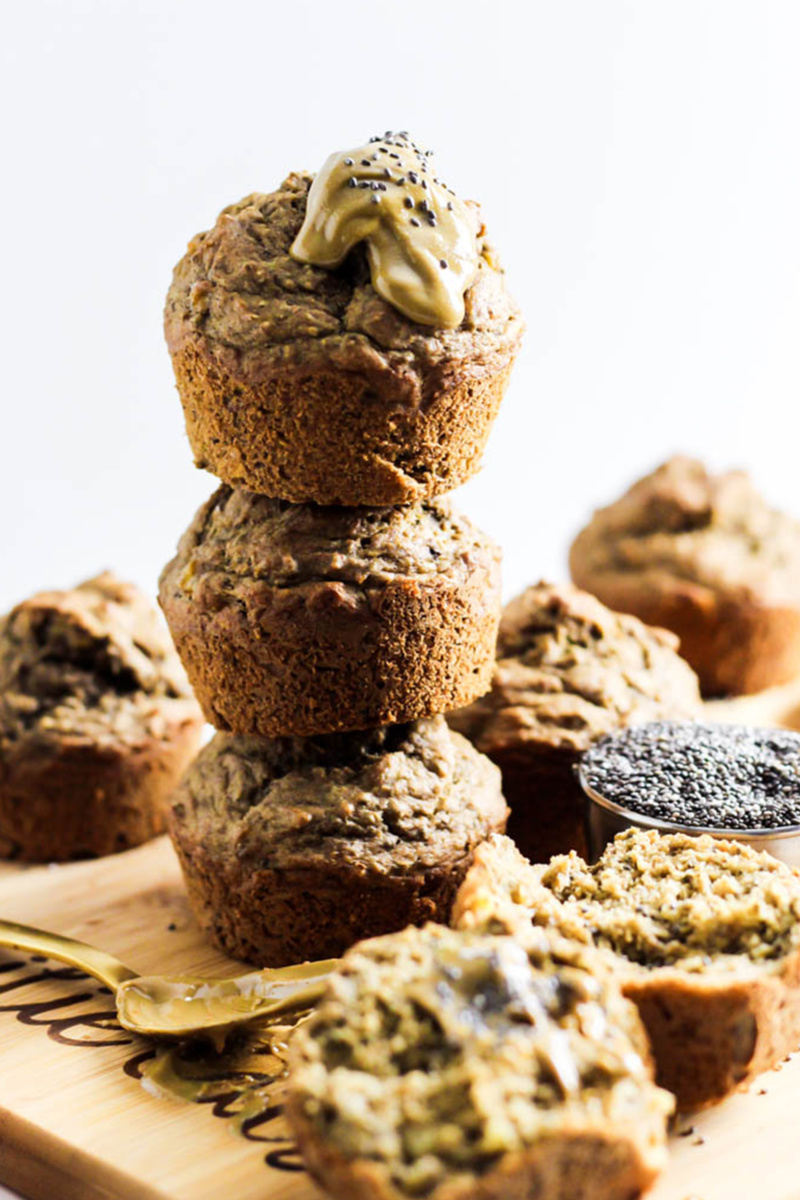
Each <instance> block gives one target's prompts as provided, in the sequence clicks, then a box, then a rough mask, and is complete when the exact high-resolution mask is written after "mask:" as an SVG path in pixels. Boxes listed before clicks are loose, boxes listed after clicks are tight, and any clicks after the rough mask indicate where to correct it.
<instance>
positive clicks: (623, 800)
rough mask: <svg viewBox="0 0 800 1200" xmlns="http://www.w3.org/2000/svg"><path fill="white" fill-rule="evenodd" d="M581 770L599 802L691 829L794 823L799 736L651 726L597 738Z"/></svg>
mask: <svg viewBox="0 0 800 1200" xmlns="http://www.w3.org/2000/svg"><path fill="white" fill-rule="evenodd" d="M581 771H582V775H583V778H584V780H585V781H586V783H587V785H588V786H589V787H590V788H591V789H592V790H593V791H595V792H597V793H598V794H599V795H600V796H602V797H603V799H605V800H609V801H611V802H612V803H613V804H617V805H619V806H620V807H621V808H627V809H629V810H630V811H631V812H635V813H639V814H640V815H641V816H644V817H652V818H655V819H657V820H660V821H671V822H674V823H675V824H678V825H682V826H686V827H688V828H692V829H730V830H734V829H742V830H752V829H779V828H783V827H786V826H791V825H800V734H797V733H791V732H789V731H788V730H784V729H752V728H749V727H748V726H743V725H705V724H702V723H700V722H696V723H695V722H677V721H656V722H653V723H652V724H649V725H638V726H633V727H632V728H630V729H625V730H623V731H622V732H621V733H618V734H613V735H611V736H610V737H606V738H603V740H602V741H600V742H598V743H597V745H596V746H593V747H592V749H591V750H588V751H587V752H586V754H585V755H584V756H583V759H582V760H581Z"/></svg>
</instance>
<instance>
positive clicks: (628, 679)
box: [448, 583, 700, 861]
mask: <svg viewBox="0 0 800 1200" xmlns="http://www.w3.org/2000/svg"><path fill="white" fill-rule="evenodd" d="M677 647H678V642H677V639H676V638H675V637H674V636H673V635H672V634H670V633H667V632H665V631H664V630H661V629H649V628H648V627H647V626H646V625H643V624H642V623H641V621H638V620H636V618H635V617H629V616H621V615H620V614H619V613H613V612H611V611H610V610H609V609H607V608H605V607H604V606H603V605H602V604H600V603H599V601H597V600H595V599H594V597H593V596H589V595H587V594H586V593H585V592H581V591H579V590H578V589H577V588H574V587H570V586H569V585H568V584H566V585H555V584H549V583H539V584H536V585H534V586H533V587H529V588H527V590H526V591H524V592H523V593H522V594H521V595H520V596H517V597H516V599H515V600H512V601H511V603H510V604H508V605H507V606H506V608H505V609H504V610H503V615H502V618H501V621H500V633H499V636H498V641H497V664H496V666H495V670H494V677H493V679H492V687H491V691H489V692H488V693H487V694H486V695H484V696H482V697H481V698H480V699H479V700H477V701H476V702H475V703H474V704H472V705H470V706H469V707H468V708H465V709H463V710H462V711H461V712H456V713H451V714H450V715H449V717H448V720H449V721H450V723H451V725H452V726H453V728H454V729H457V730H459V731H460V732H461V733H463V734H465V735H466V736H467V737H468V738H470V740H471V741H472V742H474V744H475V745H476V746H477V748H478V749H479V750H480V751H482V752H483V753H484V754H488V755H489V757H490V758H491V759H493V761H494V762H496V763H497V764H498V766H499V767H500V769H501V770H502V772H503V791H504V793H505V796H506V799H507V800H508V803H509V805H510V807H511V816H510V818H509V825H508V832H509V835H510V836H511V837H512V838H513V839H514V841H515V842H516V843H517V845H518V846H519V847H520V849H521V850H522V852H523V854H525V855H526V857H527V858H530V859H533V860H537V861H543V860H546V859H548V858H549V857H550V856H551V855H552V854H560V853H562V852H566V851H567V850H571V849H575V850H578V851H580V852H581V853H585V852H586V831H585V821H584V812H585V804H584V798H583V793H582V792H581V789H580V786H579V784H578V782H577V779H576V777H575V771H574V768H575V766H576V764H577V762H578V759H579V758H580V756H581V754H582V753H583V752H584V751H585V750H587V749H588V748H589V746H591V745H592V744H593V743H594V742H596V741H597V740H599V739H600V738H601V737H603V736H604V735H605V734H607V733H609V732H611V731H612V730H614V729H618V728H619V727H621V726H624V725H629V724H633V723H639V722H642V721H652V720H656V719H658V718H660V717H664V718H666V717H691V716H693V715H694V714H695V713H696V712H697V710H698V708H699V703H700V696H699V692H698V686H697V680H696V678H695V676H694V674H693V672H692V670H691V668H690V667H688V666H687V664H686V663H685V662H684V661H683V660H682V659H681V658H680V657H679V656H678V653H677Z"/></svg>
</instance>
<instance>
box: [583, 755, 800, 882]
mask: <svg viewBox="0 0 800 1200" xmlns="http://www.w3.org/2000/svg"><path fill="white" fill-rule="evenodd" d="M576 773H577V776H578V780H579V782H580V785H581V787H582V788H583V791H584V794H585V796H586V836H587V841H588V844H589V856H590V859H591V861H592V862H595V861H596V860H597V859H598V858H599V857H600V855H601V854H602V853H603V850H604V849H605V848H606V846H607V845H608V843H609V842H612V841H613V840H614V837H615V836H616V834H618V833H621V832H622V830H623V829H630V828H631V826H633V827H634V828H635V829H655V830H656V831H657V832H658V833H688V834H690V835H692V836H693V837H698V836H699V835H700V834H701V833H709V834H711V836H712V837H715V838H724V839H725V840H726V841H731V842H746V843H747V845H748V846H752V847H753V849H754V850H766V851H767V853H768V854H772V855H773V857H775V858H779V859H780V860H781V862H784V863H786V865H787V866H789V867H800V825H781V826H779V827H777V828H776V829H711V828H707V827H705V826H697V825H679V824H677V823H676V822H675V821H662V820H659V818H657V817H646V816H643V815H642V813H638V812H633V811H632V810H631V809H629V808H622V807H621V806H620V805H619V804H614V803H613V801H611V800H606V799H605V798H604V797H603V796H601V795H600V793H599V792H596V791H595V790H594V788H593V787H591V785H590V784H589V783H588V782H587V780H586V777H585V773H584V769H583V765H582V764H579V765H578V767H577V772H576Z"/></svg>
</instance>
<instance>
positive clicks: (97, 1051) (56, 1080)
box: [0, 687, 800, 1200]
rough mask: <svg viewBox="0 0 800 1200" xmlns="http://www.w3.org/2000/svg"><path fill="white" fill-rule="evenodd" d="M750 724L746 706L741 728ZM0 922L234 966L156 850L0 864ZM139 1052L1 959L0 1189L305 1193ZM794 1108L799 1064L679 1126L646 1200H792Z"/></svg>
mask: <svg viewBox="0 0 800 1200" xmlns="http://www.w3.org/2000/svg"><path fill="white" fill-rule="evenodd" d="M790 693H791V694H790ZM767 701H768V704H767V705H766V706H765V705H764V703H763V702H762V705H761V709H760V711H761V713H762V715H764V717H765V723H778V721H779V719H780V717H781V714H783V716H784V717H787V715H788V714H789V713H790V712H796V711H798V710H800V688H797V687H795V688H794V689H790V690H789V692H784V693H782V694H781V695H780V696H774V695H770V696H768V697H767ZM734 703H738V702H734ZM767 710H768V711H767ZM726 714H727V715H731V716H732V717H733V719H739V712H738V711H734V710H732V709H731V708H730V707H729V708H727V709H723V710H722V711H721V713H719V714H718V715H719V716H720V717H721V718H723V719H724V718H725V716H726ZM757 716H758V713H756V714H755V715H754V714H753V711H752V704H750V706H749V711H748V715H747V716H745V717H743V718H742V719H746V720H755V719H757ZM785 723H787V724H789V723H793V722H791V721H790V720H788V719H786V722H785ZM0 915H1V916H3V917H5V918H7V919H10V920H16V921H22V922H26V923H28V924H31V925H39V926H42V927H45V928H48V929H52V930H55V931H57V932H60V933H65V934H69V935H71V936H73V937H78V938H81V939H83V940H85V941H88V942H92V943H94V944H96V945H98V946H100V947H102V948H103V949H106V950H108V951H110V952H111V953H113V954H116V955H117V956H118V957H120V958H121V959H123V960H124V961H125V962H127V963H129V964H130V966H132V967H133V968H135V969H137V970H139V971H142V972H144V973H169V974H172V973H178V972H182V971H186V972H192V973H208V974H220V975H223V974H232V973H235V972H236V971H237V970H240V969H241V967H240V966H239V965H238V964H236V963H234V962H232V961H231V960H229V959H225V958H224V957H222V956H221V955H219V954H218V953H216V952H215V951H214V950H213V949H211V948H209V947H208V946H207V945H206V944H205V943H204V941H203V940H202V938H201V937H200V934H199V933H198V931H197V929H196V928H195V925H194V923H193V921H192V917H191V914H190V912H189V909H188V907H187V904H186V900H185V896H184V892H183V887H182V883H181V880H180V874H179V870H178V865H177V862H176V859H175V856H174V854H173V852H172V849H171V847H170V845H169V843H168V842H167V841H166V839H160V840H158V841H156V842H153V843H151V844H150V845H148V846H144V847H141V848H139V849H137V850H132V851H129V852H127V853H125V854H122V855H117V856H114V857H112V858H107V859H103V860H100V861H97V862H89V863H76V864H70V865H66V866H58V867H29V868H22V867H17V866H13V865H8V864H7V865H4V866H2V865H0ZM82 1021H83V1023H82ZM148 1050H149V1047H148V1045H147V1043H145V1042H143V1041H138V1040H136V1039H134V1038H132V1037H131V1036H130V1035H129V1034H126V1033H124V1032H123V1031H122V1030H120V1028H119V1027H118V1026H115V1025H114V1024H113V1002H112V999H111V997H110V995H108V994H107V993H105V992H104V991H103V989H102V988H100V987H99V985H97V984H95V983H94V982H93V981H87V980H86V979H85V978H84V977H79V976H76V975H75V974H74V973H72V972H69V971H65V970H63V969H61V968H59V967H58V965H57V964H49V965H48V964H46V963H41V962H39V963H36V962H33V961H31V960H30V959H28V958H26V957H25V956H22V955H18V954H11V953H6V952H4V951H1V950H0V1079H2V1087H1V1088H0V1182H2V1183H3V1184H7V1185H9V1186H10V1187H12V1188H14V1189H16V1190H18V1191H20V1192H22V1193H24V1194H25V1195H28V1196H31V1197H33V1200H95V1198H96V1200H100V1198H102V1200H228V1198H231V1200H233V1198H235V1200H313V1197H315V1196H316V1197H318V1198H319V1196H320V1193H319V1191H318V1190H317V1188H316V1187H315V1186H314V1185H313V1184H312V1183H311V1181H310V1180H309V1179H308V1177H307V1176H306V1175H305V1174H304V1173H303V1171H302V1169H300V1163H299V1160H298V1159H297V1156H296V1154H295V1153H294V1151H293V1148H292V1145H291V1138H290V1136H289V1133H288V1131H287V1129H286V1127H285V1125H284V1123H283V1119H282V1117H280V1116H278V1117H276V1118H275V1120H274V1121H271V1122H270V1123H269V1124H268V1125H267V1126H266V1127H261V1128H260V1129H259V1130H258V1134H257V1136H258V1138H259V1140H245V1139H244V1138H242V1137H237V1136H235V1135H234V1133H233V1132H232V1130H231V1122H230V1121H229V1120H227V1119H226V1118H225V1116H224V1115H222V1116H216V1115H215V1114H214V1106H213V1105H208V1104H205V1105H195V1104H184V1103H181V1102H180V1101H177V1100H172V1099H167V1098H163V1097H159V1096H154V1095H151V1094H149V1093H148V1092H147V1091H146V1090H145V1089H144V1087H143V1085H142V1083H141V1082H140V1080H139V1079H138V1078H136V1077H135V1076H136V1060H137V1058H138V1056H141V1055H142V1054H146V1053H147V1052H148ZM798 1111H800V1055H798V1056H797V1058H796V1060H792V1061H791V1062H788V1063H786V1064H784V1065H783V1067H782V1069H781V1070H780V1071H775V1072H771V1073H770V1074H769V1075H767V1076H764V1077H762V1078H761V1079H760V1080H758V1081H757V1082H756V1083H755V1084H754V1085H753V1087H751V1089H750V1091H749V1092H748V1093H746V1094H742V1095H739V1096H736V1097H734V1098H733V1099H731V1100H730V1101H728V1102H727V1103H725V1104H723V1105H721V1106H719V1107H718V1108H716V1109H714V1110H712V1111H710V1112H708V1113H705V1114H703V1115H702V1116H700V1117H698V1118H691V1119H689V1120H682V1121H679V1123H678V1126H677V1130H676V1134H675V1135H674V1136H673V1138H672V1140H671V1147H672V1157H671V1165H670V1167H669V1169H668V1171H667V1172H666V1174H665V1175H664V1176H663V1178H662V1180H661V1181H660V1182H659V1183H658V1184H657V1185H656V1187H655V1189H654V1190H653V1191H652V1193H651V1194H650V1200H754V1198H759V1200H800V1166H799V1165H798V1163H799V1162H800V1141H799V1140H798V1133H797V1126H798V1116H797V1114H798ZM689 1129H691V1132H688V1133H687V1132H686V1131H687V1130H689ZM682 1133H683V1134H684V1136H680V1134H682ZM0 1194H1V1193H0Z"/></svg>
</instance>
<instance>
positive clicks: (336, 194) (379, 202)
mask: <svg viewBox="0 0 800 1200" xmlns="http://www.w3.org/2000/svg"><path fill="white" fill-rule="evenodd" d="M432 153H433V152H432V151H430V150H422V149H421V148H420V147H419V146H418V145H417V144H416V143H415V142H414V141H412V140H411V138H410V137H409V136H408V134H407V133H406V132H401V133H392V132H391V131H387V132H386V133H385V134H384V135H383V137H373V138H370V140H369V142H368V143H367V145H365V146H360V147H358V148H357V149H355V150H343V151H340V152H338V153H336V154H332V155H331V156H330V157H329V158H328V159H327V161H326V162H325V164H324V166H323V167H322V170H321V171H320V172H319V174H318V175H317V176H316V178H315V180H314V182H313V184H312V185H311V190H310V192H309V194H308V204H307V207H306V215H305V220H304V221H303V225H302V228H301V229H300V232H299V233H298V235H297V237H296V238H295V240H294V243H293V245H292V249H291V253H292V256H293V257H294V258H296V259H298V260H299V261H300V262H306V263H314V264H315V265H316V266H319V267H338V266H340V265H341V264H342V262H344V259H345V258H346V257H347V255H348V253H349V252H350V251H351V250H352V248H353V247H354V246H356V245H358V244H359V243H361V242H363V243H364V244H365V246H366V251H367V258H368V261H369V268H370V276H371V279H372V286H373V287H374V289H375V291H376V292H377V293H378V294H379V295H380V296H382V297H383V298H384V300H386V301H388V303H389V304H391V305H393V306H394V307H395V308H396V309H398V310H399V311H400V312H401V313H403V314H404V316H406V317H408V318H409V319H410V320H412V321H417V322H419V324H421V325H432V326H434V327H436V328H440V329H441V328H456V327H457V326H458V325H460V324H461V322H462V321H463V319H464V293H465V291H466V290H467V288H468V287H469V286H470V284H471V283H472V282H473V280H474V279H475V276H476V274H477V272H478V259H479V247H478V238H479V236H480V235H481V234H482V233H483V229H482V226H481V221H480V216H479V212H478V209H477V206H476V205H474V204H468V203H466V204H465V203H464V202H463V201H461V200H459V199H458V197H457V196H456V194H455V192H453V191H452V190H451V189H450V188H449V187H447V185H446V184H444V183H442V181H441V180H440V179H439V178H438V176H437V175H435V174H434V170H433V165H432V163H431V155H432Z"/></svg>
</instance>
